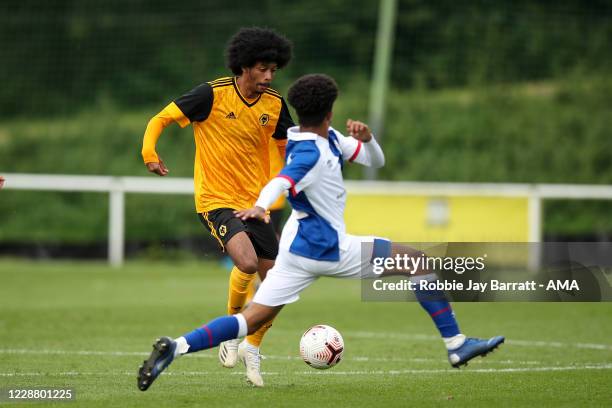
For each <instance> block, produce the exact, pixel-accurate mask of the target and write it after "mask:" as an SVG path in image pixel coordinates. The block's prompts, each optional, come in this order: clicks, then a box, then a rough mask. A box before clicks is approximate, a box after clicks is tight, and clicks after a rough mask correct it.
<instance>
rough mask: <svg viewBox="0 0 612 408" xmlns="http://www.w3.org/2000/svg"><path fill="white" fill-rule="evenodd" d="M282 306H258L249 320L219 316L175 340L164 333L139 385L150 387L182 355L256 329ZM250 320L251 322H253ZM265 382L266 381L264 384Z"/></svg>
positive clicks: (145, 365)
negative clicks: (164, 335)
mask: <svg viewBox="0 0 612 408" xmlns="http://www.w3.org/2000/svg"><path fill="white" fill-rule="evenodd" d="M281 308H282V305H281V306H277V307H256V308H253V310H252V311H251V312H249V314H248V316H249V322H250V323H247V320H246V319H245V317H244V316H243V315H242V314H241V313H238V314H235V315H230V316H221V317H217V318H216V319H214V320H211V321H210V322H208V323H206V324H205V325H203V326H202V327H199V328H197V329H195V330H193V331H191V332H189V333H186V334H184V335H183V336H181V337H178V338H177V339H175V340H173V339H171V338H169V337H162V338H160V339H158V340H157V341H156V343H155V344H154V345H153V351H152V352H151V354H150V356H149V358H148V359H147V360H145V361H144V363H143V365H142V366H141V367H140V369H139V371H138V388H139V389H140V390H141V391H146V390H147V389H148V388H149V387H150V386H151V384H152V383H153V381H155V379H156V378H157V377H158V376H159V375H160V374H161V373H162V372H163V371H164V370H165V369H166V368H167V367H168V366H169V365H170V364H171V363H172V362H173V361H174V360H175V359H177V358H178V357H180V356H182V355H184V354H188V353H195V352H197V351H201V350H206V349H209V348H212V347H216V346H218V345H219V344H220V343H221V342H224V341H227V340H232V339H237V338H239V337H243V336H245V335H246V334H247V333H248V332H249V330H250V331H251V332H254V331H255V330H256V329H258V328H259V325H261V324H263V322H266V321H268V320H270V319H272V318H273V317H274V316H276V314H277V313H278V312H279V311H280V309H281ZM249 324H250V326H249ZM261 385H263V382H262V384H261Z"/></svg>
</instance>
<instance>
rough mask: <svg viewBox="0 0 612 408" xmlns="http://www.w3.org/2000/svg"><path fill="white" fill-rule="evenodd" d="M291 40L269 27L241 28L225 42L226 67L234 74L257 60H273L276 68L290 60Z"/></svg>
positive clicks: (239, 72)
mask: <svg viewBox="0 0 612 408" xmlns="http://www.w3.org/2000/svg"><path fill="white" fill-rule="evenodd" d="M291 48H292V44H291V42H290V41H289V40H288V39H287V38H285V37H283V36H282V35H280V34H278V33H277V32H276V31H274V30H271V29H269V28H261V27H248V28H241V29H240V30H239V31H238V32H237V33H236V34H234V36H233V37H232V38H230V40H229V42H228V43H227V48H226V49H225V58H226V60H227V67H228V68H229V69H231V70H232V72H233V73H234V74H236V75H241V74H242V68H243V67H253V66H254V65H255V64H256V63H258V62H275V63H276V65H277V66H278V68H283V67H285V66H286V65H287V64H288V63H289V60H291Z"/></svg>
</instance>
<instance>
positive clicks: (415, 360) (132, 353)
mask: <svg viewBox="0 0 612 408" xmlns="http://www.w3.org/2000/svg"><path fill="white" fill-rule="evenodd" d="M0 354H34V355H36V354H37V355H46V354H47V355H77V356H111V357H125V356H127V357H146V356H148V355H149V353H148V352H146V353H145V352H137V351H94V350H70V351H69V350H46V349H40V350H30V349H0ZM188 357H189V358H206V359H216V358H217V356H216V355H213V354H211V353H198V354H189V356H188ZM264 359H270V360H281V361H282V360H285V361H291V360H298V361H301V360H302V358H301V357H298V356H277V355H267V354H264ZM344 360H346V361H356V362H375V363H390V362H396V363H406V362H408V363H432V362H433V363H446V362H447V360H446V359H436V358H419V357H414V358H400V357H392V358H386V357H364V356H354V357H346V358H345V359H344ZM478 362H479V361H478ZM487 363H497V364H520V365H538V364H543V363H542V362H541V361H520V360H488V361H487Z"/></svg>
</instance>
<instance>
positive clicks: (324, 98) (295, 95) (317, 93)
mask: <svg viewBox="0 0 612 408" xmlns="http://www.w3.org/2000/svg"><path fill="white" fill-rule="evenodd" d="M337 97H338V85H336V81H334V79H333V78H332V77H330V76H328V75H325V74H310V75H304V76H303V77H300V78H298V79H297V81H295V82H294V83H293V84H292V85H291V87H290V88H289V93H288V95H287V98H288V100H289V103H290V104H291V106H293V107H294V108H295V111H296V112H297V115H298V122H299V123H300V125H302V126H318V125H320V124H321V123H322V122H323V119H324V118H325V115H327V114H328V113H329V112H331V110H332V106H333V105H334V101H335V100H336V98H337Z"/></svg>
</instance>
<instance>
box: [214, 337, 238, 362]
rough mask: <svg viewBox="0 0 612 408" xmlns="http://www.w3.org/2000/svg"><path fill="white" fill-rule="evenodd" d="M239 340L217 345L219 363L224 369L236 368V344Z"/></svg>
mask: <svg viewBox="0 0 612 408" xmlns="http://www.w3.org/2000/svg"><path fill="white" fill-rule="evenodd" d="M239 342H240V340H238V339H234V340H228V341H224V342H223V343H221V344H219V361H220V362H221V365H222V366H223V367H226V368H234V367H236V363H238V343H239Z"/></svg>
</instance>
